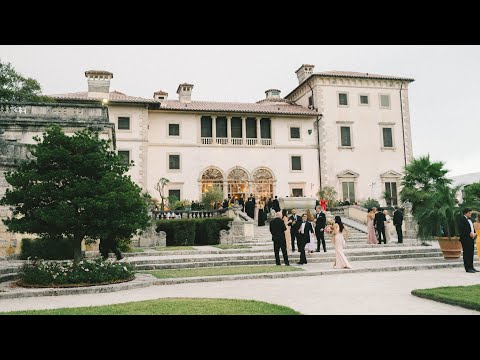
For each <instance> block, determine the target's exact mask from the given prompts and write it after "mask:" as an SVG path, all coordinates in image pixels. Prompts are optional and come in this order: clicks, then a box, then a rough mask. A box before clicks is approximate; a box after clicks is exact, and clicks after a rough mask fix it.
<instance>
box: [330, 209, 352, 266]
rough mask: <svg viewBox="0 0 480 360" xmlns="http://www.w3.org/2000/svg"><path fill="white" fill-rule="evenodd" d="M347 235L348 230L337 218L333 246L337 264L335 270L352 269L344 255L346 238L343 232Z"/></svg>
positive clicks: (337, 217) (336, 217)
mask: <svg viewBox="0 0 480 360" xmlns="http://www.w3.org/2000/svg"><path fill="white" fill-rule="evenodd" d="M344 231H345V232H346V233H347V238H348V230H347V229H346V228H345V226H344V225H343V223H342V219H341V218H340V216H335V224H333V234H334V236H333V244H334V246H335V264H333V268H334V269H351V268H352V267H351V266H350V263H349V262H348V260H347V258H346V256H345V254H344V253H343V244H344V243H345V238H344V237H343V232H344Z"/></svg>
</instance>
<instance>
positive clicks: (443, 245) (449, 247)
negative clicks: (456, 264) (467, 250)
mask: <svg viewBox="0 0 480 360" xmlns="http://www.w3.org/2000/svg"><path fill="white" fill-rule="evenodd" d="M437 241H438V244H439V245H440V249H441V250H442V253H443V257H444V258H445V259H447V260H450V259H458V258H460V256H461V255H462V243H461V242H460V238H459V237H457V236H453V237H451V238H448V237H437Z"/></svg>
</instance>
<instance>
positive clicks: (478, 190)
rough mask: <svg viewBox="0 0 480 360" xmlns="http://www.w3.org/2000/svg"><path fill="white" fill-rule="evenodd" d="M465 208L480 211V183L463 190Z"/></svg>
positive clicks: (467, 186)
mask: <svg viewBox="0 0 480 360" xmlns="http://www.w3.org/2000/svg"><path fill="white" fill-rule="evenodd" d="M463 202H464V206H466V207H470V208H472V209H474V210H476V211H480V182H476V183H473V184H470V185H466V186H465V188H464V190H463Z"/></svg>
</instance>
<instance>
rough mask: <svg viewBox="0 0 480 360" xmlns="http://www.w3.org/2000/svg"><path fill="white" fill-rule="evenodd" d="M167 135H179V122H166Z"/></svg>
mask: <svg viewBox="0 0 480 360" xmlns="http://www.w3.org/2000/svg"><path fill="white" fill-rule="evenodd" d="M168 136H180V124H168Z"/></svg>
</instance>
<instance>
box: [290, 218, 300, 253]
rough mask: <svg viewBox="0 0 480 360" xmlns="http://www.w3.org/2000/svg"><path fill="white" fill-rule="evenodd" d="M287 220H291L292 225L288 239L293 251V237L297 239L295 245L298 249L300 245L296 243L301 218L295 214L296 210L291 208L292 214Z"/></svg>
mask: <svg viewBox="0 0 480 360" xmlns="http://www.w3.org/2000/svg"><path fill="white" fill-rule="evenodd" d="M288 220H289V221H291V222H292V225H291V226H290V239H291V240H290V241H291V243H292V252H295V238H296V239H297V246H298V249H300V245H298V239H299V235H298V228H299V227H300V225H301V223H302V218H301V217H300V216H298V215H297V210H295V209H293V210H292V215H290V217H289V218H288Z"/></svg>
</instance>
